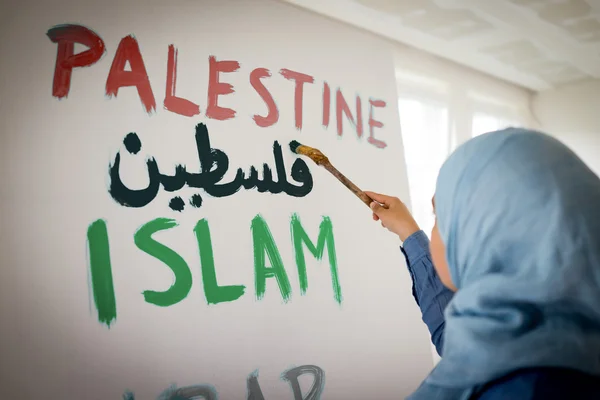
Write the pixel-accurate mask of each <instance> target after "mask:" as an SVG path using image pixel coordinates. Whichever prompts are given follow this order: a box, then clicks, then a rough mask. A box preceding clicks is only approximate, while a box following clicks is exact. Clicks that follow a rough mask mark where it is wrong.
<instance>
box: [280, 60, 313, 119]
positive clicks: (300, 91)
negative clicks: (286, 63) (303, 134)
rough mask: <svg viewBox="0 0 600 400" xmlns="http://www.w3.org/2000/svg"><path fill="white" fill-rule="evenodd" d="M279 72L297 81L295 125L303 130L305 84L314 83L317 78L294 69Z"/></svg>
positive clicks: (295, 90)
mask: <svg viewBox="0 0 600 400" xmlns="http://www.w3.org/2000/svg"><path fill="white" fill-rule="evenodd" d="M279 73H280V74H281V75H282V76H283V77H284V78H285V79H288V80H293V81H295V82H296V86H295V88H294V116H295V126H296V129H298V130H302V109H303V100H302V99H303V96H304V84H305V83H313V82H314V81H315V78H314V77H312V76H310V75H307V74H303V73H301V72H296V71H292V70H289V69H286V68H284V69H282V70H280V71H279Z"/></svg>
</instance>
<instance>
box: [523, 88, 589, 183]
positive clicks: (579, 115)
mask: <svg viewBox="0 0 600 400" xmlns="http://www.w3.org/2000/svg"><path fill="white" fill-rule="evenodd" d="M532 105H533V107H532V108H533V112H534V116H535V117H536V119H537V122H538V124H539V126H540V129H542V130H543V131H545V132H548V133H550V134H553V135H555V136H556V137H557V138H558V139H560V140H562V141H563V142H564V143H565V144H567V145H568V146H570V147H571V148H572V149H573V150H574V151H575V152H576V153H577V154H578V155H579V156H580V157H581V158H582V159H583V160H584V161H585V162H586V163H587V164H588V165H589V166H590V168H592V170H594V172H596V174H600V79H590V80H585V81H581V82H579V83H575V84H571V85H567V86H563V87H561V88H558V89H554V90H548V91H544V92H541V93H539V94H536V95H535V96H534V97H533V102H532Z"/></svg>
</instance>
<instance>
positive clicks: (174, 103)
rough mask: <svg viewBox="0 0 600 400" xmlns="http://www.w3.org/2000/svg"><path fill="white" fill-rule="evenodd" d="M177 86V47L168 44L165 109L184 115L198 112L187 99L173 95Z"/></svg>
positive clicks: (196, 107)
mask: <svg viewBox="0 0 600 400" xmlns="http://www.w3.org/2000/svg"><path fill="white" fill-rule="evenodd" d="M176 86H177V49H176V48H175V46H173V45H172V44H171V45H169V58H168V59H167V88H166V90H165V109H167V110H169V111H171V112H174V113H176V114H179V115H184V116H186V117H193V116H194V115H198V114H200V107H199V106H198V104H194V103H192V102H191V101H189V100H186V99H182V98H181V97H177V96H176V95H175V87H176Z"/></svg>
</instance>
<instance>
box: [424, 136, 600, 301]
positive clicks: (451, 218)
mask: <svg viewBox="0 0 600 400" xmlns="http://www.w3.org/2000/svg"><path fill="white" fill-rule="evenodd" d="M433 205H434V210H435V213H436V224H435V226H434V228H433V232H432V237H431V253H432V257H433V261H434V264H435V265H436V269H437V270H438V274H439V276H440V278H441V279H442V282H443V283H444V284H445V285H446V286H448V287H450V288H452V289H455V290H456V288H460V287H462V286H464V285H465V284H468V283H470V282H473V281H474V280H476V279H479V278H481V277H483V276H485V275H486V274H488V273H500V272H502V273H515V271H514V269H515V268H520V269H522V268H524V266H523V263H522V262H519V260H520V259H521V257H522V256H527V257H531V253H532V252H534V253H535V256H536V257H538V258H539V259H537V260H535V261H533V260H532V264H530V267H531V268H541V266H540V265H539V263H542V262H543V260H544V259H548V260H550V259H551V258H552V257H551V256H552V255H553V254H556V253H557V252H559V251H558V250H557V249H556V248H554V249H553V248H552V247H553V246H556V247H558V248H560V247H562V246H563V245H564V243H565V241H567V242H573V241H577V240H579V241H580V243H579V245H581V246H583V247H584V248H586V247H585V246H588V245H590V244H595V245H598V244H599V243H600V211H598V210H600V186H599V181H598V178H597V177H596V176H595V175H594V174H593V173H592V172H591V171H590V170H589V169H588V168H587V167H586V166H585V165H584V164H583V162H582V161H581V160H580V159H579V158H578V157H577V156H576V155H575V154H574V153H573V152H572V151H571V150H569V149H568V148H567V147H565V146H564V145H563V144H561V143H560V142H558V141H557V140H555V139H553V138H551V137H549V136H547V135H544V134H541V133H538V132H532V131H527V130H524V129H514V128H511V129H506V130H503V131H498V132H492V133H489V134H485V135H482V136H479V137H477V138H474V139H472V140H470V141H469V142H467V143H465V144H464V145H463V146H461V147H460V148H459V149H457V151H455V152H454V153H453V154H452V155H451V156H450V158H449V159H448V160H447V161H446V162H445V163H444V165H443V166H442V168H441V171H440V174H439V177H438V181H437V187H436V193H435V198H434V200H433ZM583 231H586V232H587V233H589V234H590V235H592V236H590V237H587V238H584V237H583V236H582V233H583ZM588 241H591V243H588V244H586V242H588ZM573 244H576V243H573ZM540 246H548V248H546V249H544V250H540V251H539V252H538V251H534V250H535V249H536V248H538V249H539V247H540ZM586 249H587V248H586ZM559 253H560V252H559ZM521 272H522V271H521ZM548 273H549V274H550V271H548Z"/></svg>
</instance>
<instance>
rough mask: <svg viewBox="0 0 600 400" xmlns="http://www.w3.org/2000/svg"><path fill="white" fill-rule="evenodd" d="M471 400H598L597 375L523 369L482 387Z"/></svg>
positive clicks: (559, 369)
mask: <svg viewBox="0 0 600 400" xmlns="http://www.w3.org/2000/svg"><path fill="white" fill-rule="evenodd" d="M472 399H473V400H500V399H511V400H542V399H543V400H559V399H560V400H562V399H570V400H584V399H585V400H587V399H600V376H592V375H588V374H585V373H583V372H580V371H576V370H572V369H566V368H529V369H523V370H519V371H515V372H513V373H511V374H509V375H506V376H504V377H502V378H500V379H496V380H495V381H492V382H490V383H488V384H486V385H484V386H483V387H482V388H481V389H480V390H478V391H477V394H476V395H475V396H474V397H472Z"/></svg>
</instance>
